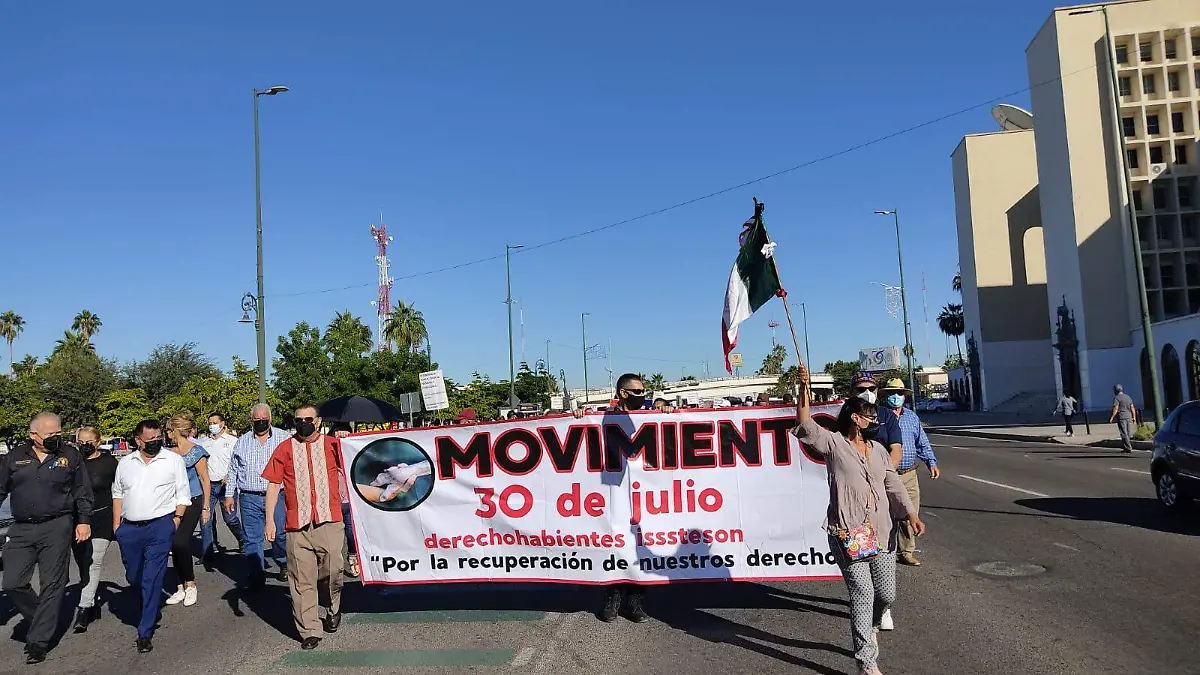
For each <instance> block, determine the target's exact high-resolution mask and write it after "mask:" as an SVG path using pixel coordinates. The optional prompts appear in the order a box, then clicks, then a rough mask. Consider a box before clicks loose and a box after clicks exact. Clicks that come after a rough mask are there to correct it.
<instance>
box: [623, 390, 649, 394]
mask: <svg viewBox="0 0 1200 675" xmlns="http://www.w3.org/2000/svg"><path fill="white" fill-rule="evenodd" d="M625 393H626V394H629V395H630V396H645V395H646V390H645V389H625Z"/></svg>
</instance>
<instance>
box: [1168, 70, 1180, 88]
mask: <svg viewBox="0 0 1200 675" xmlns="http://www.w3.org/2000/svg"><path fill="white" fill-rule="evenodd" d="M1167 91H1179V73H1176V72H1170V73H1167Z"/></svg>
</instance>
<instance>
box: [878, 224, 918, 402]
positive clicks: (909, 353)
mask: <svg viewBox="0 0 1200 675" xmlns="http://www.w3.org/2000/svg"><path fill="white" fill-rule="evenodd" d="M875 213H877V214H879V215H881V216H892V219H893V220H894V221H895V223H896V261H897V262H898V263H899V265H900V307H901V308H902V309H903V312H904V355H905V356H906V357H907V358H908V385H909V386H910V387H912V388H913V399H914V401H913V403H914V405H915V403H916V400H915V399H916V398H917V380H916V377H915V373H914V370H913V346H912V335H911V333H910V326H909V325H908V295H907V293H906V292H905V289H904V255H903V254H902V253H901V252H900V211H899V210H898V209H890V210H887V211H876V212H875Z"/></svg>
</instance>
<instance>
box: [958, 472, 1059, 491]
mask: <svg viewBox="0 0 1200 675" xmlns="http://www.w3.org/2000/svg"><path fill="white" fill-rule="evenodd" d="M958 477H959V478H966V479H967V480H973V481H975V482H977V483H984V484H986V485H994V486H996V487H1002V488H1005V489H1008V490H1013V491H1015V492H1023V493H1025V494H1027V495H1033V496H1034V497H1049V496H1050V495H1044V494H1042V493H1040V492H1034V491H1033V490H1026V489H1025V488H1019V487H1013V486H1011V485H1005V484H1004V483H993V482H992V481H990V480H984V479H982V478H976V477H974V476H967V475H964V474H961V473H960V474H958Z"/></svg>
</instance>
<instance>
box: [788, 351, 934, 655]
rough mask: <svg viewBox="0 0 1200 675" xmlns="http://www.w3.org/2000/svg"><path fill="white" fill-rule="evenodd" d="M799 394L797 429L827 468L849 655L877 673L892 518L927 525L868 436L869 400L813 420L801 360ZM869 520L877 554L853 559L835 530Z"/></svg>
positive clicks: (873, 421)
mask: <svg viewBox="0 0 1200 675" xmlns="http://www.w3.org/2000/svg"><path fill="white" fill-rule="evenodd" d="M800 381H801V398H800V403H799V405H798V407H797V411H796V419H797V422H798V425H797V426H796V430H795V434H796V436H797V437H798V438H799V439H800V440H801V442H803V443H804V444H805V445H807V446H808V447H809V448H810V449H812V450H813V451H814V452H816V453H817V454H818V455H820V456H821V457H823V458H824V459H825V467H826V469H827V470H828V471H829V511H828V512H827V513H826V516H825V529H826V531H827V532H829V533H830V534H829V547H830V550H831V551H833V553H834V556H835V557H836V558H837V560H838V567H840V568H841V570H842V576H843V578H845V580H846V588H847V589H849V591H850V623H851V634H852V635H853V638H854V659H855V661H857V662H858V667H859V669H860V671H859V672H860V673H862V674H863V675H880V671H879V666H878V660H879V642H878V639H877V637H876V631H877V630H878V628H877V627H878V626H879V620H880V617H881V616H882V614H883V612H884V610H886V609H888V608H889V607H890V606H891V604H892V602H894V601H895V599H896V553H895V550H894V548H892V547H891V541H892V536H891V535H892V519H893V518H895V519H896V520H907V521H908V522H909V523H910V524H911V525H912V529H913V532H915V533H916V534H917V535H921V534H924V532H925V524H924V523H922V522H921V519H920V518H919V517H917V512H916V510H914V509H913V507H912V502H910V501H909V499H908V491H907V490H905V489H904V483H902V482H901V480H900V476H899V475H897V474H896V470H895V468H893V467H892V463H891V462H890V461H889V459H888V453H887V450H885V449H884V447H883V446H882V445H880V444H879V443H878V442H876V441H875V440H874V438H875V433H876V431H877V430H878V428H879V422H878V410H877V408H876V406H875V404H874V403H868V402H867V401H865V400H864V399H861V398H857V397H856V398H851V399H849V400H847V401H846V402H845V403H843V404H842V410H841V413H840V414H839V415H838V419H837V423H836V425H835V428H836V432H832V431H828V430H826V429H824V428H822V427H821V425H819V424H817V423H816V421H814V420H813V418H812V415H811V414H810V411H809V399H810V396H809V374H808V368H806V367H805V366H804V365H803V364H801V365H800ZM866 523H869V524H870V526H871V528H872V529H873V530H874V531H875V535H876V537H877V538H878V541H879V545H880V547H881V548H885V547H886V548H892V550H884V551H881V552H880V553H879V554H877V555H875V556H873V557H870V558H866V559H862V560H853V561H852V560H851V558H850V556H849V555H848V554H847V552H846V548H845V546H844V545H843V544H842V542H841V540H840V539H839V538H838V537H837V536H835V534H834V533H835V532H837V531H838V530H843V529H844V530H852V529H854V528H857V527H861V526H862V525H864V524H866Z"/></svg>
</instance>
